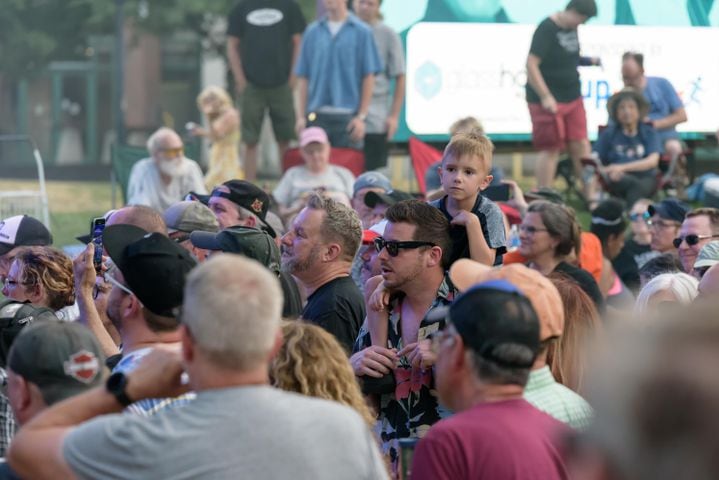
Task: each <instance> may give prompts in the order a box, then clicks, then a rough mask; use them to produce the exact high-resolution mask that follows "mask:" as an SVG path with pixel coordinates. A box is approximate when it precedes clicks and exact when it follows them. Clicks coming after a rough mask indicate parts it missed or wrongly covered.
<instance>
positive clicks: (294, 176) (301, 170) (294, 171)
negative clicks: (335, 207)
mask: <svg viewBox="0 0 719 480" xmlns="http://www.w3.org/2000/svg"><path fill="white" fill-rule="evenodd" d="M354 183H355V176H354V175H352V172H350V171H349V170H348V169H346V168H344V167H338V166H337V165H329V166H328V167H327V170H325V171H324V172H323V173H312V172H310V170H309V169H308V168H307V167H306V166H304V165H300V166H297V167H292V168H290V169H289V170H287V171H286V172H285V174H284V175H283V176H282V178H281V179H280V183H279V184H278V185H277V187H276V188H275V190H274V192H272V194H273V195H274V196H275V199H276V200H277V201H278V202H279V203H280V205H283V206H286V207H288V206H290V205H292V204H293V203H294V202H296V201H297V200H298V199H300V198H301V197H302V195H303V194H305V193H308V192H311V191H313V190H317V189H320V188H323V189H324V190H326V191H327V193H328V194H329V195H330V196H331V197H333V198H335V200H339V201H341V202H342V203H344V204H346V205H349V199H350V198H352V186H353V185H354Z"/></svg>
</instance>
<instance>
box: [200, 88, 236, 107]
mask: <svg viewBox="0 0 719 480" xmlns="http://www.w3.org/2000/svg"><path fill="white" fill-rule="evenodd" d="M212 100H219V104H220V106H221V107H225V108H226V107H231V106H232V98H230V95H229V94H228V93H227V91H226V90H225V89H224V88H221V87H217V86H215V85H211V86H209V87H206V88H205V89H204V90H202V93H200V94H199V95H198V96H197V106H198V107H199V108H200V109H202V106H203V104H204V103H205V102H209V101H212Z"/></svg>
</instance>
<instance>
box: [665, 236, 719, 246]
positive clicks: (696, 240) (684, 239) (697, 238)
mask: <svg viewBox="0 0 719 480" xmlns="http://www.w3.org/2000/svg"><path fill="white" fill-rule="evenodd" d="M716 237H719V235H694V234H691V235H687V236H686V237H677V238H675V239H674V240H672V243H673V244H674V248H679V245H681V244H682V242H687V245H689V246H690V247H693V246H694V245H696V244H697V243H699V242H700V241H701V240H706V239H707V238H716Z"/></svg>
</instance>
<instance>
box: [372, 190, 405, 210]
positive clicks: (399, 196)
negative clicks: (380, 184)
mask: <svg viewBox="0 0 719 480" xmlns="http://www.w3.org/2000/svg"><path fill="white" fill-rule="evenodd" d="M413 199H414V197H413V196H412V194H411V193H407V192H402V191H399V190H390V191H389V192H387V193H382V192H380V193H378V192H367V194H366V195H365V197H364V204H365V205H367V206H368V207H369V208H374V207H375V206H377V204H379V203H382V204H384V205H387V206H390V207H391V206H392V205H394V204H395V203H397V202H401V201H402V200H413Z"/></svg>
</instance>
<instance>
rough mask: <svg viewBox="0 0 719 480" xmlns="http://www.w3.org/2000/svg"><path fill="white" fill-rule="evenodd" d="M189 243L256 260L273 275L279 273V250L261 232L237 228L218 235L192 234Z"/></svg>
mask: <svg viewBox="0 0 719 480" xmlns="http://www.w3.org/2000/svg"><path fill="white" fill-rule="evenodd" d="M190 241H191V242H192V244H193V245H194V246H196V247H197V248H204V249H205V250H221V251H223V252H226V253H237V254H240V255H244V256H245V257H248V258H252V259H254V260H257V261H258V262H260V263H261V264H263V265H264V266H266V267H267V268H269V269H270V270H272V271H273V272H275V273H279V271H280V249H279V248H278V247H277V244H276V243H275V241H274V239H273V238H272V237H271V236H270V235H269V234H268V233H267V232H265V231H263V230H260V229H257V228H252V227H241V226H237V227H230V228H226V229H225V230H222V231H220V232H218V233H213V232H192V233H191V234H190Z"/></svg>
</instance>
